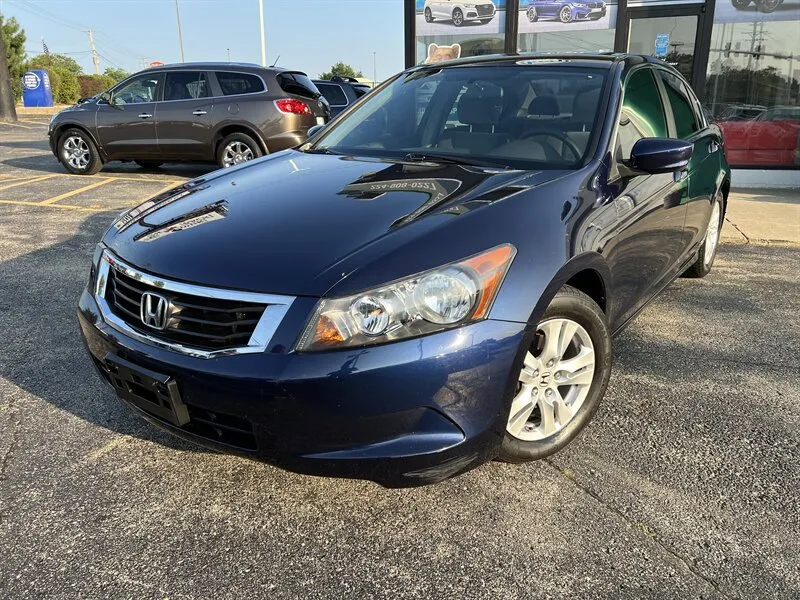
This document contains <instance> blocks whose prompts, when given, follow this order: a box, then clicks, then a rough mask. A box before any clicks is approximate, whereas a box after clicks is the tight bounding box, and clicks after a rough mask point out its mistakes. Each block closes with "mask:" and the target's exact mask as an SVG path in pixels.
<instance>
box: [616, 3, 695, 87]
mask: <svg viewBox="0 0 800 600" xmlns="http://www.w3.org/2000/svg"><path fill="white" fill-rule="evenodd" d="M648 4H651V3H648ZM625 12H626V14H625V15H624V18H623V19H622V20H621V21H622V22H621V23H620V25H621V26H620V27H618V28H617V49H618V50H621V51H623V52H632V53H634V54H645V55H648V56H655V57H658V58H660V59H662V60H664V61H665V62H667V63H669V64H671V65H672V66H674V67H675V68H677V69H678V71H680V72H681V73H682V74H683V76H684V77H686V79H687V81H689V83H691V84H692V87H693V88H694V90H695V92H696V93H697V94H698V95H699V96H702V93H703V85H704V82H705V75H706V67H707V65H708V58H707V57H708V52H707V51H706V52H705V53H704V52H703V51H702V50H703V49H702V48H700V46H701V43H702V41H703V35H702V34H703V32H704V31H705V30H706V27H705V26H706V23H705V18H706V12H705V7H704V5H703V4H673V5H667V6H664V5H663V4H661V5H660V6H649V5H645V6H636V7H633V6H629V7H628V8H627V10H626V11H625Z"/></svg>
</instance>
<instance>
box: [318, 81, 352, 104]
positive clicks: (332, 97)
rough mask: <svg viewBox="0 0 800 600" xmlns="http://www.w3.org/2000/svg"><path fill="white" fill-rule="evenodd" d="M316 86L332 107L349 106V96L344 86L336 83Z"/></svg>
mask: <svg viewBox="0 0 800 600" xmlns="http://www.w3.org/2000/svg"><path fill="white" fill-rule="evenodd" d="M316 86H317V88H319V91H320V92H322V95H323V96H325V99H326V100H327V101H328V102H330V104H331V106H347V96H346V95H345V93H344V90H343V89H342V86H340V85H336V84H335V83H318V84H316Z"/></svg>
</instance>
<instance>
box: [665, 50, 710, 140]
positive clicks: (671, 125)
mask: <svg viewBox="0 0 800 600" xmlns="http://www.w3.org/2000/svg"><path fill="white" fill-rule="evenodd" d="M654 66H655V70H656V71H658V72H659V73H666V74H668V75H672V76H673V77H677V78H678V81H679V82H681V83H683V85H684V88H685V89H686V91H687V92H688V95H684V94H681V95H682V96H683V97H684V99H685V100H686V101H687V102H688V103H689V108H690V109H691V111H692V114H693V116H694V120H695V125H696V126H697V129H696V130H695V131H693V132H692V134H691V135H690V136H688V137H686V138H681V137H678V125H677V124H676V122H675V113H674V112H673V110H672V102H671V101H670V99H669V92H667V84H666V83H664V81H663V80H662V79H661V76H660V75H659V76H658V77H656V83H657V85H658V88H659V90H660V92H661V102H662V104H664V105H665V106H667V107H669V110H668V115H667V125H668V130H669V133H670V137H671V138H674V139H676V140H684V141H686V140H691V139H693V138H695V137H697V136H698V135H700V134H701V133H702V132H703V129H705V128H706V120H705V117H704V116H703V113H702V111H701V110H699V108H698V107H699V104H698V102H697V98H696V97H695V96H694V94H693V92H692V86H690V85H689V84H688V82H687V81H686V79H685V78H684V77H683V76H682V75H681V74H680V73H675V72H673V71H672V70H671V69H666V68H664V67H663V66H661V65H654ZM678 93H680V90H678Z"/></svg>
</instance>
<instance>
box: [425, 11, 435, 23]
mask: <svg viewBox="0 0 800 600" xmlns="http://www.w3.org/2000/svg"><path fill="white" fill-rule="evenodd" d="M425 22H426V23H433V13H432V12H431V9H430V8H426V9H425Z"/></svg>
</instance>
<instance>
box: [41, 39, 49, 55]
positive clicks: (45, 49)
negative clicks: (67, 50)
mask: <svg viewBox="0 0 800 600" xmlns="http://www.w3.org/2000/svg"><path fill="white" fill-rule="evenodd" d="M42 51H43V52H44V53H45V55H46V56H50V48H48V47H47V44H45V43H44V38H42Z"/></svg>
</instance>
